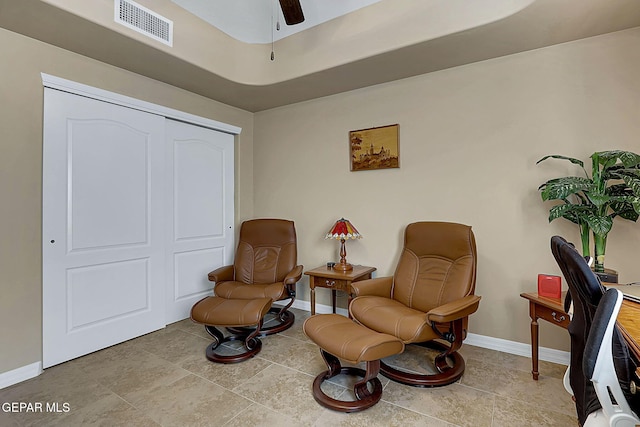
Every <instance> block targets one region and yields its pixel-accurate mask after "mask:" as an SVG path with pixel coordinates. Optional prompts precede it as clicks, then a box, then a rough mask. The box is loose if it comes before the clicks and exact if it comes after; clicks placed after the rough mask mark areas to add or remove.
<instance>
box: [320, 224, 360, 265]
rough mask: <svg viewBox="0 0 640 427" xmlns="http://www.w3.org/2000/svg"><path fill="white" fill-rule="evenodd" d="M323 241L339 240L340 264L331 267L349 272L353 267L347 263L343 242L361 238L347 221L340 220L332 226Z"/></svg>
mask: <svg viewBox="0 0 640 427" xmlns="http://www.w3.org/2000/svg"><path fill="white" fill-rule="evenodd" d="M324 238H325V239H340V262H339V263H337V264H336V265H334V266H333V268H334V269H335V270H339V271H350V270H353V266H352V265H351V264H349V263H348V262H347V250H346V249H345V245H344V241H345V240H346V239H360V238H362V236H361V235H360V233H358V230H356V228H355V227H354V226H353V224H351V223H350V222H349V220H348V219H344V218H340V219H339V220H337V221H336V223H335V224H333V227H331V230H329V232H328V233H327V235H326V236H324Z"/></svg>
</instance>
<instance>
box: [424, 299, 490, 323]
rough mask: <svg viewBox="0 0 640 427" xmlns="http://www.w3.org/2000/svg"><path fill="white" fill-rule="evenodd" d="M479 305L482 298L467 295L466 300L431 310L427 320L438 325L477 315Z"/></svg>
mask: <svg viewBox="0 0 640 427" xmlns="http://www.w3.org/2000/svg"><path fill="white" fill-rule="evenodd" d="M478 305H480V297H479V296H478V295H467V296H466V297H464V298H460V299H457V300H455V301H451V302H448V303H446V304H444V305H441V306H439V307H436V308H434V309H432V310H429V312H428V313H427V320H429V321H431V322H436V323H447V322H452V321H454V320H458V319H462V318H465V317H467V316H469V315H470V314H473V313H475V312H476V310H477V309H478Z"/></svg>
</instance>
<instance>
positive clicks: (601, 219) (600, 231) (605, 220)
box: [585, 214, 613, 236]
mask: <svg viewBox="0 0 640 427" xmlns="http://www.w3.org/2000/svg"><path fill="white" fill-rule="evenodd" d="M585 219H586V221H587V223H588V224H589V228H590V229H591V231H593V233H594V234H597V235H599V236H606V235H607V234H608V233H609V231H611V227H612V226H613V218H611V217H609V216H598V215H595V214H587V215H586V218H585Z"/></svg>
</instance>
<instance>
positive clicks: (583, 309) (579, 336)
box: [551, 236, 637, 426]
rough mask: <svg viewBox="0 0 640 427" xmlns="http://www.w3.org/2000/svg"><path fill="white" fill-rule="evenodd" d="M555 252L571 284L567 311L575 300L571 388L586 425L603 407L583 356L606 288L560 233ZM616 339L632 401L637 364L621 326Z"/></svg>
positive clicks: (571, 330)
mask: <svg viewBox="0 0 640 427" xmlns="http://www.w3.org/2000/svg"><path fill="white" fill-rule="evenodd" d="M551 252H552V253H553V256H554V257H555V259H556V262H557V263H558V266H559V267H560V270H562V274H563V275H564V277H565V280H566V282H567V285H568V286H569V292H568V295H567V300H566V301H565V310H567V311H569V304H570V303H571V302H573V315H572V318H571V323H570V324H569V335H570V336H571V362H570V366H569V371H568V374H569V375H568V376H569V383H570V391H571V392H572V394H573V396H574V397H575V402H576V413H577V416H578V422H579V423H580V425H581V426H582V425H584V423H585V421H586V419H587V417H588V416H589V414H591V413H593V412H596V411H598V410H601V409H602V405H601V404H600V401H599V399H598V395H597V393H596V390H595V387H594V385H593V383H592V382H591V378H590V377H588V376H587V375H586V374H585V372H584V368H583V359H584V352H585V348H586V342H587V339H588V337H589V332H590V330H591V327H592V324H593V319H594V316H595V313H596V310H597V308H598V304H599V303H600V300H601V299H602V296H603V295H604V291H605V290H604V288H603V286H602V284H601V283H600V280H599V279H598V277H597V276H596V275H595V274H594V273H593V272H592V271H591V268H590V267H589V265H588V264H587V262H586V261H585V259H584V258H583V257H582V255H580V254H579V253H578V251H577V250H576V249H575V247H574V246H573V245H572V244H571V243H569V242H567V241H566V240H565V239H563V238H562V237H560V236H553V237H552V238H551ZM612 342H613V350H612V351H613V354H614V360H615V366H616V372H617V376H618V379H619V382H620V387H621V389H622V391H623V394H624V396H625V398H626V399H627V400H631V399H632V395H631V393H630V391H629V389H630V382H631V378H632V375H633V370H634V367H633V363H632V361H631V359H630V358H629V354H628V349H627V348H626V344H625V343H624V338H623V337H622V336H621V335H620V332H619V331H618V330H617V329H614V331H613V338H612ZM636 399H637V398H636Z"/></svg>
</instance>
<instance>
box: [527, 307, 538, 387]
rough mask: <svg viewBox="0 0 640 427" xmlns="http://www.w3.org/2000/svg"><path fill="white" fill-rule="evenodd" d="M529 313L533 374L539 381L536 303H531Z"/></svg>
mask: <svg viewBox="0 0 640 427" xmlns="http://www.w3.org/2000/svg"><path fill="white" fill-rule="evenodd" d="M529 312H530V313H529V314H530V316H531V364H532V365H533V366H532V369H531V375H532V376H533V379H534V380H535V381H538V375H539V372H538V335H539V334H538V316H537V315H536V307H535V304H533V303H530V304H529Z"/></svg>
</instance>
